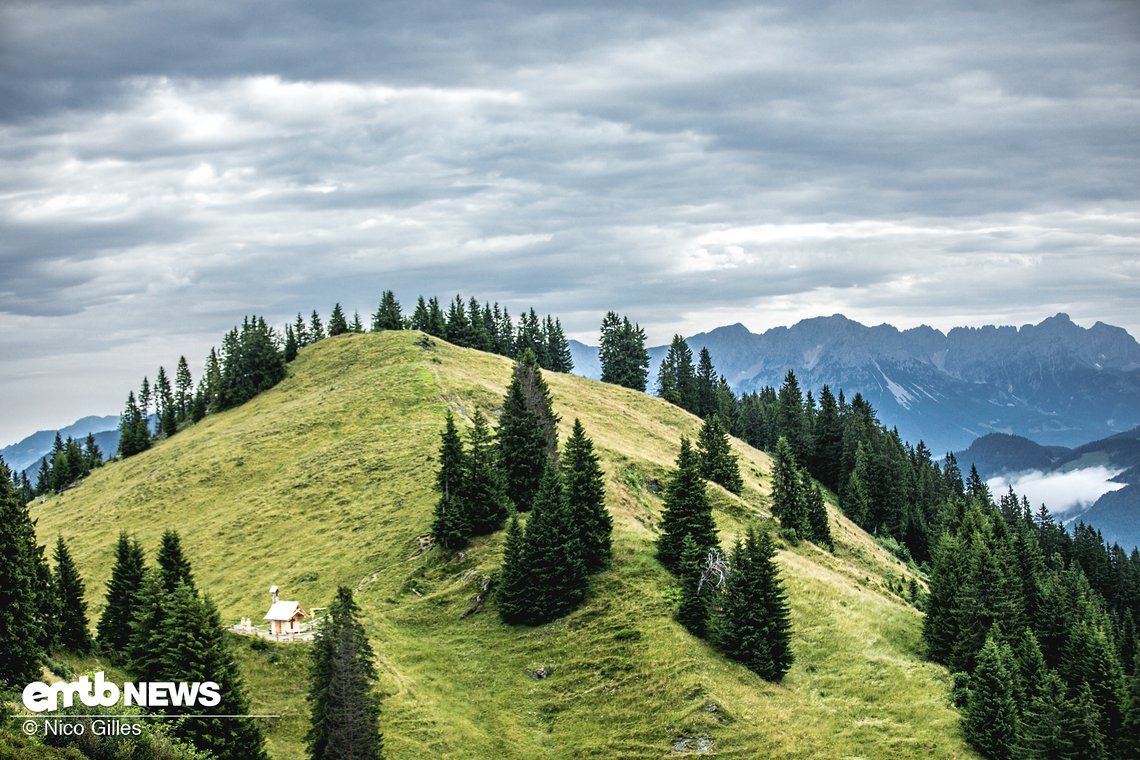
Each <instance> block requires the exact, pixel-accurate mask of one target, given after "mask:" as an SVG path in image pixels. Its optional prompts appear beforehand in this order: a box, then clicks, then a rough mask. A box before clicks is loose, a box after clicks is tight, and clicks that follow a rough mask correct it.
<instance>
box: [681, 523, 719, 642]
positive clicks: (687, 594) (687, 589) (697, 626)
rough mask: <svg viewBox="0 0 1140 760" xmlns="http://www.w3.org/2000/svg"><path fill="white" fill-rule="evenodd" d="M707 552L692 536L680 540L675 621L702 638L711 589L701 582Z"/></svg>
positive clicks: (705, 625)
mask: <svg viewBox="0 0 1140 760" xmlns="http://www.w3.org/2000/svg"><path fill="white" fill-rule="evenodd" d="M706 554H707V552H706V551H704V550H702V549H701V547H699V546H697V542H696V541H694V540H693V537H692V536H685V539H684V541H682V542H681V560H680V563H679V565H678V568H677V575H679V576H680V578H681V604H680V606H679V607H678V608H677V622H678V623H680V624H681V625H683V626H685V629H686V630H688V632H689V633H691V634H693V635H694V636H698V637H701V638H703V637H704V635H705V633H706V631H707V629H708V618H709V602H710V599H711V597H712V590H711V589H709V588H706V587H705V586H704V584H702V582H701V581H702V578H703V576H704V571H705V557H706Z"/></svg>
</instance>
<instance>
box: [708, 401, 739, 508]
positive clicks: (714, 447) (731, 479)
mask: <svg viewBox="0 0 1140 760" xmlns="http://www.w3.org/2000/svg"><path fill="white" fill-rule="evenodd" d="M697 450H698V451H699V452H700V456H701V475H702V476H703V477H704V478H705V479H706V480H711V481H712V482H714V483H719V484H720V485H722V486H724V488H725V490H727V491H729V492H730V493H735V494H739V493H740V492H741V490H743V489H744V481H743V480H741V478H740V468H739V466H738V465H737V463H736V455H735V454H733V453H732V446H731V445H730V444H729V442H728V431H727V430H725V429H724V425H723V424H721V420H720V417H718V416H717V415H715V414H712V415H710V416H709V417H708V418H707V419H706V420H705V424H704V425H703V426H702V427H701V432H700V435H699V436H698V438H697Z"/></svg>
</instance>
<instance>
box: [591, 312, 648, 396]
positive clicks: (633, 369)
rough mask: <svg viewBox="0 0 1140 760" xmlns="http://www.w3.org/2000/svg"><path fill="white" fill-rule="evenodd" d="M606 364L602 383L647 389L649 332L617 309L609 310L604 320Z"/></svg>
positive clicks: (602, 344)
mask: <svg viewBox="0 0 1140 760" xmlns="http://www.w3.org/2000/svg"><path fill="white" fill-rule="evenodd" d="M598 359H599V361H600V362H601V365H602V382H604V383H614V384H616V385H622V386H625V387H626V388H632V389H633V390H635V391H644V390H645V381H646V378H647V377H648V375H649V352H648V351H646V350H645V331H644V330H642V329H641V326H640V325H638V324H636V323H633V322H630V321H629V317H622V316H620V315H619V314H618V313H617V312H613V311H611V312H607V313H606V316H605V317H604V318H603V319H602V334H601V340H600V345H599V347H598Z"/></svg>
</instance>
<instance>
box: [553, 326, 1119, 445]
mask: <svg viewBox="0 0 1140 760" xmlns="http://www.w3.org/2000/svg"><path fill="white" fill-rule="evenodd" d="M687 340H688V343H689V346H690V347H691V348H692V349H693V351H694V353H696V352H697V351H699V350H700V349H701V348H702V347H707V348H708V349H709V351H710V353H711V354H712V357H713V360H714V362H715V363H716V366H717V370H718V371H719V372H720V373H722V374H723V375H725V377H726V378H727V379H728V381H729V384H730V385H732V387H733V388H734V389H735V390H736V391H738V392H740V391H751V390H758V389H759V388H762V387H763V386H765V385H771V386H773V387H777V388H778V387H779V385H780V383H781V382H782V381H783V378H784V375H785V373H786V372H787V370H788V369H789V368H791V369H793V370H794V371H795V373H796V376H797V377H798V378H799V381H800V386H801V388H804V389H809V388H810V389H812V390H813V391H814V392H816V393H818V390H819V388H820V387H821V386H822V385H823V384H824V383H827V384H829V385H831V387H832V389H833V390H834V389H837V388H843V389H844V390H845V391H846V393H847V395H848V396H849V397H850V396H852V395H854V393H855V392H856V391H858V392H861V393H862V394H863V395H864V396H865V397H866V398H867V399H868V400H869V401H870V402H871V403H872V404H873V405H874V407H875V409H876V410H878V412H879V416H880V419H881V420H882V421H883V422H884V423H885V424H887V425H889V426H895V427H898V429H899V433H900V434H901V435H902V436H903V438H905V439H907V440H910V441H912V442H917V441H919V440H924V441H926V443H927V445H928V446H929V447H930V448H931V449H932V450H933V451H935V452H936V453H942V452H946V451H952V450H959V449H963V448H965V447H966V446H968V445H969V444H970V443H971V442H972V441H974V440H975V439H976V438H979V437H981V436H983V435H986V434H987V433H1007V434H1016V435H1022V436H1026V437H1028V438H1031V439H1033V440H1034V441H1037V442H1038V443H1040V444H1044V445H1059V446H1070V447H1071V446H1076V445H1078V444H1081V443H1083V442H1085V441H1089V440H1093V439H1099V438H1102V437H1104V436H1107V435H1111V434H1113V433H1116V432H1121V431H1125V430H1128V429H1130V428H1132V427H1134V426H1136V425H1137V424H1140V345H1138V344H1137V342H1136V340H1135V339H1134V338H1133V337H1132V336H1131V335H1129V334H1128V333H1127V332H1126V331H1125V330H1123V329H1121V328H1119V327H1111V326H1109V325H1105V324H1103V323H1101V322H1098V323H1096V324H1095V325H1094V326H1093V327H1091V328H1083V327H1080V326H1079V325H1076V324H1074V323H1073V322H1072V321H1071V320H1070V319H1069V317H1068V315H1065V314H1058V315H1056V316H1054V317H1050V318H1048V319H1046V320H1044V321H1042V322H1041V323H1040V324H1037V325H1025V326H1022V327H1020V328H1015V327H992V326H990V327H982V328H955V329H953V330H951V331H950V332H948V333H945V334H943V333H942V332H940V331H938V330H935V329H933V328H930V327H925V326H924V327H916V328H913V329H909V330H898V329H897V328H895V327H892V326H890V325H878V326H875V327H868V326H866V325H863V324H860V323H858V322H855V321H853V320H850V319H847V318H846V317H844V316H841V315H835V316H831V317H816V318H813V319H805V320H803V321H801V322H799V323H797V324H795V325H793V326H792V327H776V328H772V329H770V330H767V331H766V332H764V333H762V334H756V333H753V332H750V331H749V330H748V329H747V328H746V327H744V326H743V325H741V324H735V325H729V326H726V327H718V328H716V329H715V330H712V331H710V332H707V333H699V334H697V335H694V336H692V337H690V338H688V339H687ZM585 348H586V347H583V346H581V345H579V348H578V350H577V352H576V353H575V357H574V359H575V365H576V369H575V371H576V372H579V373H580V374H586V375H587V376H594V377H596V376H597V374H596V373H595V374H592V375H591V374H590V373H589V372H588V371H587V370H586V368H587V367H588V366H589V367H596V360H595V363H594V364H592V365H591V364H589V362H588V357H587V356H586V353H587V352H586V351H585V350H584V349H585ZM665 351H666V347H665V346H660V347H657V348H654V349H651V350H650V356H651V359H652V362H653V365H652V366H651V368H650V381H651V382H652V381H653V379H654V378H655V377H656V372H657V364H658V363H659V362H660V360H661V357H662V356H664V353H665ZM595 354H596V352H595ZM580 357H581V359H580Z"/></svg>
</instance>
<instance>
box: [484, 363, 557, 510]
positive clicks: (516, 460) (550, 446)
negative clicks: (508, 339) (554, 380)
mask: <svg viewBox="0 0 1140 760" xmlns="http://www.w3.org/2000/svg"><path fill="white" fill-rule="evenodd" d="M557 424H558V417H557V416H556V415H555V414H554V410H553V404H552V401H551V398H550V390H549V389H548V388H547V386H546V381H545V380H544V379H543V377H542V372H541V370H539V368H538V360H537V358H536V357H535V355H534V353H533V352H531V351H529V350H525V349H524V350H523V352H522V354H520V355H519V358H518V360H517V361H516V362H515V367H514V372H513V373H512V375H511V383H510V385H509V386H508V388H507V395H506V397H505V398H504V399H503V414H502V416H501V417H500V419H499V433H498V441H499V461H500V463H501V464H502V467H503V473H504V475H505V476H506V482H507V496H509V497H510V499H511V501H513V502H514V505H515V508H516V509H518V510H519V511H520V512H525V511H527V510H529V509H530V503H531V500H532V499H533V498H534V494H535V493H536V492H537V491H538V484H539V481H540V480H541V479H542V473H543V470H544V469H545V468H546V461H547V459H549V458H551V457H555V458H556V457H557V455H558V430H557V427H556V426H557Z"/></svg>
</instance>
